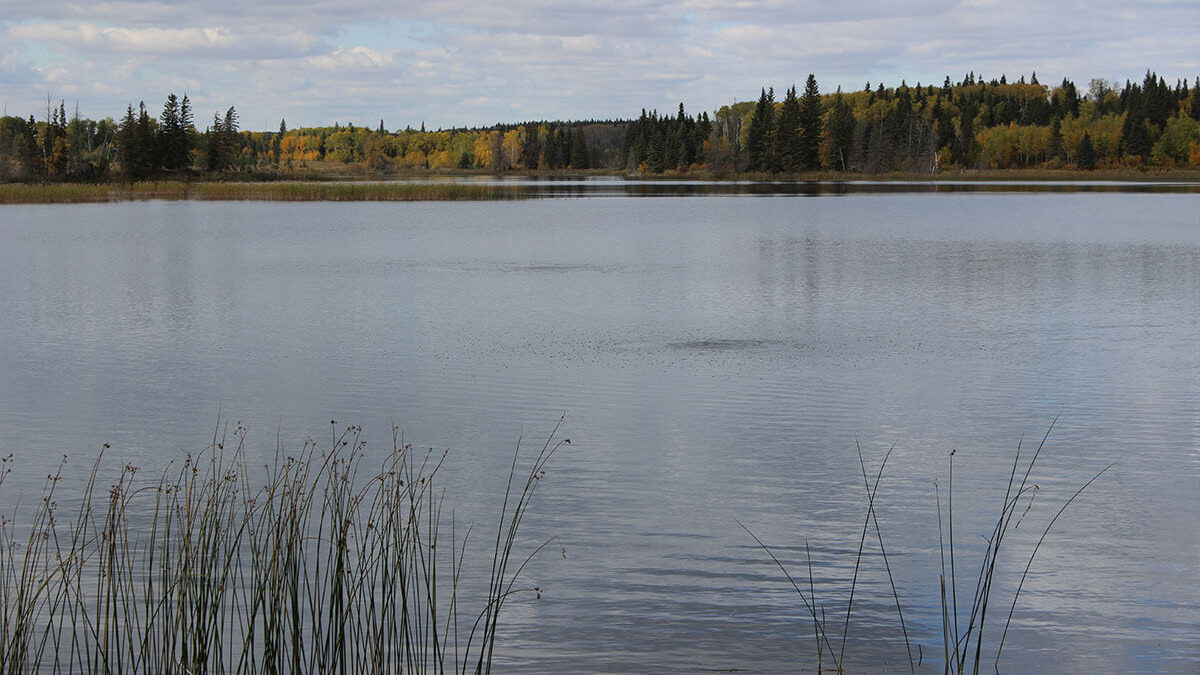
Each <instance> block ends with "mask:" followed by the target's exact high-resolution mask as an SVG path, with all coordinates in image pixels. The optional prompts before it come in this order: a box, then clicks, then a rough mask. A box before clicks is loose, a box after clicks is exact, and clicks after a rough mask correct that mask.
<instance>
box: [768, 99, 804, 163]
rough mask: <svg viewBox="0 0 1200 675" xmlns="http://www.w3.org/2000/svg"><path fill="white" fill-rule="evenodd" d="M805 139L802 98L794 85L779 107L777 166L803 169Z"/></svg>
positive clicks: (776, 140)
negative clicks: (801, 123)
mask: <svg viewBox="0 0 1200 675" xmlns="http://www.w3.org/2000/svg"><path fill="white" fill-rule="evenodd" d="M803 154H804V147H803V139H802V138H801V136H800V100H799V99H798V98H796V87H795V85H793V86H792V87H790V88H789V89H788V90H787V94H786V95H785V96H784V97H783V105H782V106H780V108H779V125H778V129H777V130H776V132H775V157H776V168H778V170H780V171H786V172H788V173H795V172H797V171H800V170H801V169H803V168H804V167H803Z"/></svg>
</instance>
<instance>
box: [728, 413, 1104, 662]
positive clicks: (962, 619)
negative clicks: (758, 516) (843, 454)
mask: <svg viewBox="0 0 1200 675" xmlns="http://www.w3.org/2000/svg"><path fill="white" fill-rule="evenodd" d="M1056 422H1057V419H1056V420H1055V421H1054V422H1052V423H1051V424H1050V427H1049V429H1047V430H1046V433H1045V435H1044V436H1043V437H1042V439H1041V442H1040V443H1038V446H1037V449H1036V450H1035V451H1034V453H1033V455H1032V457H1030V458H1029V459H1028V461H1027V462H1026V463H1025V464H1024V465H1022V463H1021V462H1022V457H1021V455H1022V450H1023V442H1021V443H1018V444H1017V452H1016V456H1015V457H1014V458H1013V465H1012V469H1011V471H1010V472H1009V476H1008V479H1007V483H1006V485H1005V493H1004V501H1003V503H1002V505H1001V509H1000V513H999V516H998V517H997V519H996V522H995V524H994V526H993V528H992V532H991V536H990V537H986V541H987V546H986V549H985V551H984V553H983V557H982V560H981V562H980V564H979V569H978V570H977V571H976V574H975V588H974V591H973V593H972V596H971V598H972V599H971V604H970V607H969V612H968V611H967V609H968V608H967V607H960V603H959V599H958V583H957V569H958V562H957V557H956V553H955V552H956V546H955V543H954V533H955V525H954V456H955V455H956V454H957V451H951V453H950V467H949V493H948V495H947V501H946V505H945V509H943V506H942V499H941V491H940V488H939V486H938V484H937V482H936V481H935V483H934V493H935V498H936V501H937V511H938V548H939V552H940V564H941V573H940V575H939V577H938V583H939V590H940V597H941V602H940V610H941V627H942V646H943V656H944V659H945V672H946V673H947V674H950V673H953V674H954V675H964V674H965V673H972V674H973V675H977V674H978V673H979V672H980V665H981V663H982V661H983V655H984V653H985V651H987V652H989V653H990V652H991V651H992V650H993V649H994V654H995V655H994V667H995V668H996V670H997V671H999V664H1000V657H1001V655H1002V654H1003V652H1004V644H1005V640H1006V639H1007V637H1008V630H1009V627H1010V626H1011V624H1012V618H1013V614H1014V613H1015V611H1016V607H1017V601H1018V599H1019V598H1020V596H1021V591H1022V589H1023V588H1024V585H1025V581H1026V579H1027V578H1028V576H1029V571H1030V569H1031V568H1032V567H1033V562H1034V559H1035V558H1036V556H1037V553H1038V549H1039V548H1041V545H1042V543H1043V542H1044V541H1045V540H1046V537H1047V536H1049V534H1050V529H1051V528H1052V527H1053V526H1054V524H1055V523H1056V522H1057V521H1058V519H1059V517H1060V516H1062V514H1063V513H1064V512H1065V511H1066V510H1067V507H1068V506H1070V505H1071V504H1072V503H1073V502H1074V501H1075V500H1076V499H1077V498H1078V497H1079V496H1080V495H1081V494H1083V492H1084V490H1086V489H1087V488H1088V487H1090V486H1091V485H1092V483H1093V482H1095V481H1096V479H1098V478H1099V477H1100V476H1102V475H1103V474H1104V473H1105V472H1107V471H1108V470H1109V469H1111V468H1112V467H1113V464H1109V465H1108V466H1106V467H1104V468H1103V469H1101V470H1100V471H1099V472H1097V473H1096V474H1095V475H1093V476H1092V477H1091V478H1089V479H1088V480H1087V481H1086V482H1085V483H1084V484H1083V485H1082V486H1080V487H1079V488H1078V489H1077V490H1076V491H1075V492H1074V493H1073V494H1072V495H1071V497H1070V498H1068V499H1067V500H1066V501H1065V502H1064V503H1063V504H1062V505H1061V506H1060V507H1059V508H1058V510H1057V511H1056V512H1055V514H1054V516H1053V517H1052V518H1051V519H1050V521H1049V522H1048V523H1047V525H1046V526H1045V529H1043V530H1042V533H1041V535H1040V536H1039V537H1038V538H1037V540H1036V541H1035V542H1034V544H1033V548H1032V550H1031V552H1030V553H1029V557H1028V558H1027V559H1026V560H1025V566H1024V569H1023V571H1022V573H1021V576H1020V579H1019V581H1018V582H1017V584H1016V587H1015V589H1011V590H1010V591H1009V592H1011V593H1012V601H1011V603H1008V605H1007V615H1006V616H1005V619H1004V627H1003V630H1002V631H1001V632H1000V636H999V638H996V637H995V636H994V631H993V633H989V634H988V638H987V639H985V635H984V626H985V624H986V622H987V619H988V618H989V614H988V610H989V605H991V604H993V601H995V602H1000V600H999V599H998V598H999V596H1000V595H1001V594H1002V591H1001V590H1000V589H999V587H997V586H996V585H995V582H996V581H997V572H998V569H999V562H1000V557H999V556H1000V549H1001V547H1002V545H1004V544H1005V543H1006V540H1007V538H1008V537H1009V536H1010V535H1011V534H1012V532H1013V531H1014V530H1015V529H1016V528H1017V526H1018V525H1019V524H1020V522H1021V520H1022V519H1023V518H1024V517H1025V515H1026V514H1028V513H1029V511H1030V509H1031V508H1032V506H1033V495H1034V494H1035V493H1036V492H1037V490H1038V485H1037V484H1036V483H1032V482H1031V481H1030V476H1031V474H1032V473H1033V468H1034V466H1035V465H1036V464H1037V460H1038V458H1039V456H1040V455H1041V452H1042V449H1043V448H1044V447H1045V445H1046V442H1047V440H1048V439H1049V437H1050V432H1051V431H1053V429H1054V425H1055V423H1056ZM856 447H857V444H856ZM893 449H894V447H893ZM891 453H892V450H891V449H889V450H888V452H887V454H886V455H885V456H884V458H883V461H882V462H881V463H880V465H879V469H878V471H877V472H876V474H875V476H874V479H873V480H872V479H871V478H870V477H869V474H868V471H867V466H866V462H865V461H864V459H863V454H862V450H861V448H859V450H858V459H859V467H860V469H861V471H862V478H863V485H864V486H865V488H866V492H867V513H866V516H865V522H864V523H863V527H862V530H861V532H860V537H859V544H858V550H857V552H856V554H855V556H854V567H853V575H852V576H851V579H850V582H849V595H848V599H847V601H846V609H845V618H844V619H843V621H842V625H841V626H840V629H841V640H840V646H839V648H835V647H834V644H833V640H832V639H831V634H833V633H834V631H836V630H837V627H833V626H829V624H828V620H827V618H826V613H825V609H824V608H823V607H822V606H821V605H820V604H819V603H818V602H817V599H816V585H815V583H814V581H813V565H812V556H811V554H809V555H808V562H807V565H808V576H809V579H808V594H807V595H806V594H805V591H804V589H803V588H801V586H800V584H799V583H798V582H797V581H796V579H795V578H794V577H793V576H792V574H791V572H789V570H788V569H787V567H786V566H785V565H784V563H783V562H782V561H781V560H780V559H779V557H778V556H776V555H775V553H774V552H773V551H772V550H771V549H770V547H768V546H767V544H766V543H765V542H763V540H762V539H760V538H759V537H758V536H757V535H755V534H754V533H753V532H751V531H750V529H749V528H747V527H746V526H745V525H743V524H742V523H741V522H739V523H738V525H740V526H741V527H742V529H744V530H746V532H747V533H748V534H749V535H750V536H751V537H752V538H753V539H754V541H755V542H756V543H757V544H758V546H759V548H761V549H762V550H763V551H764V552H766V554H767V555H768V556H769V557H770V558H771V561H772V562H773V563H774V564H775V566H776V567H778V568H779V570H780V571H781V572H782V573H783V576H784V578H785V579H786V580H787V581H788V583H789V584H790V585H791V587H792V590H793V591H794V592H795V593H796V594H797V595H798V596H799V597H800V600H801V602H802V603H803V604H804V610H805V613H806V614H807V620H811V621H812V625H813V633H814V635H815V637H816V663H817V671H818V672H823V671H824V670H832V671H835V672H839V673H840V672H844V667H845V659H846V642H847V636H848V634H849V630H850V625H851V619H852V614H853V607H854V596H855V590H856V589H857V586H858V579H859V571H860V568H861V566H862V564H863V562H864V554H865V547H866V543H867V537H868V536H869V535H870V532H871V531H872V530H873V531H874V535H875V536H874V538H875V540H876V541H877V542H878V545H879V554H880V559H881V561H882V563H883V566H884V570H885V571H886V572H887V578H888V582H889V584H890V585H891V591H892V599H893V600H894V601H895V606H896V615H897V617H898V621H899V624H900V629H901V632H902V634H903V636H904V646H905V651H906V654H907V657H908V666H909V670H910V672H914V673H915V672H916V669H917V667H918V665H920V663H921V661H922V660H923V653H922V649H921V647H920V645H917V651H916V654H917V656H916V658H915V659H914V656H913V645H912V642H911V640H910V637H909V632H908V627H907V624H906V622H905V619H904V610H903V607H902V602H901V598H900V591H899V589H898V588H897V586H896V582H895V579H894V577H893V574H892V566H891V563H890V561H889V558H888V553H887V548H886V547H885V546H884V541H883V530H882V527H881V526H880V524H879V518H878V514H877V513H876V509H875V495H876V492H877V491H878V489H879V482H880V479H881V478H882V476H883V470H884V467H885V466H886V465H887V461H888V458H889V457H890V456H891ZM1022 504H1025V508H1024V510H1021V509H1020V507H1021V505H1022ZM943 516H945V520H943ZM804 548H805V551H806V552H807V551H808V540H807V539H805V541H804ZM1005 550H1006V551H1007V550H1008V548H1007V547H1005ZM960 556H961V553H960ZM960 608H961V609H962V610H963V614H962V615H961V616H960V614H959V611H960ZM833 637H836V636H833ZM991 644H994V647H992V646H991ZM827 657H828V658H829V660H830V661H831V663H832V668H830V669H825V668H824V663H825V658H827Z"/></svg>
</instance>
